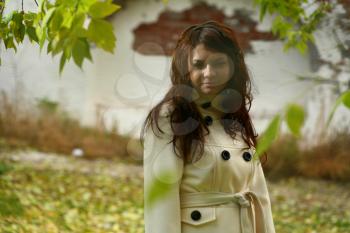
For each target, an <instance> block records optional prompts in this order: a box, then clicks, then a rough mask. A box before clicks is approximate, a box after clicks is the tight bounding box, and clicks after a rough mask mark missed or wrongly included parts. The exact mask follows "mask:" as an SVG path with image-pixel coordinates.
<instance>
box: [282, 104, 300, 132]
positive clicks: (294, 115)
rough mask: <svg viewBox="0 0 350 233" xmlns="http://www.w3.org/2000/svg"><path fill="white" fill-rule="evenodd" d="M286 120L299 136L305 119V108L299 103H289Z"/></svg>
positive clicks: (291, 129) (292, 130)
mask: <svg viewBox="0 0 350 233" xmlns="http://www.w3.org/2000/svg"><path fill="white" fill-rule="evenodd" d="M286 121H287V125H288V127H289V129H290V131H291V132H292V133H293V134H294V135H295V136H297V137H299V136H300V129H301V127H302V126H303V124H304V121H305V112H304V108H303V107H302V106H300V105H297V104H289V105H288V106H287V112H286Z"/></svg>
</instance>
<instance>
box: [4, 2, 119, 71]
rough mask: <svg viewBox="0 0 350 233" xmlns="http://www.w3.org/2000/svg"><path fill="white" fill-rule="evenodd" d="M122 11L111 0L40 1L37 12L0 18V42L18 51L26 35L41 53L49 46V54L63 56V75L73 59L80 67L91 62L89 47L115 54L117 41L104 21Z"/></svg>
mask: <svg viewBox="0 0 350 233" xmlns="http://www.w3.org/2000/svg"><path fill="white" fill-rule="evenodd" d="M2 4H4V2H2ZM2 7H4V5H3V6H2ZM5 7H6V6H5ZM119 9H120V6H119V5H116V4H114V3H113V2H112V0H105V1H99V0H55V1H49V0H41V1H39V5H38V10H37V12H29V11H28V12H25V11H24V9H22V10H21V11H18V10H15V11H12V12H11V13H10V14H8V15H5V16H2V14H1V15H0V16H1V18H0V43H1V42H3V43H4V45H5V47H6V49H13V50H15V51H16V52H17V46H18V45H19V44H20V43H22V42H23V40H24V38H25V37H26V36H27V37H28V38H29V40H30V41H31V42H34V43H37V44H38V45H39V46H40V50H41V49H42V48H43V47H44V45H45V43H46V44H47V53H48V54H49V53H50V54H51V55H52V56H56V55H58V54H60V55H61V59H60V65H59V69H60V73H61V72H62V70H63V68H64V65H65V64H66V62H67V61H68V60H70V59H71V58H72V57H73V60H74V62H75V64H76V65H78V66H79V67H82V64H83V61H84V59H88V60H90V61H92V57H91V54H90V47H94V46H96V47H98V48H100V49H103V50H105V51H107V52H110V53H113V51H114V48H115V41H116V38H115V35H114V32H113V26H112V24H111V23H109V22H108V21H107V20H106V19H105V18H106V17H108V16H110V15H111V14H113V13H114V12H116V11H117V10H119Z"/></svg>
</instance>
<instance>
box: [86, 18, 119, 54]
mask: <svg viewBox="0 0 350 233" xmlns="http://www.w3.org/2000/svg"><path fill="white" fill-rule="evenodd" d="M87 36H88V39H89V40H90V41H92V42H94V43H96V45H97V46H98V47H100V48H102V49H104V50H105V51H107V52H110V53H113V51H114V47H115V40H116V38H115V36H114V33H113V26H112V24H110V23H108V22H106V21H104V20H101V19H92V20H91V22H90V24H89V27H88V33H87Z"/></svg>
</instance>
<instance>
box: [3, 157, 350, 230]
mask: <svg viewBox="0 0 350 233" xmlns="http://www.w3.org/2000/svg"><path fill="white" fill-rule="evenodd" d="M0 163H2V164H3V165H2V166H3V171H4V172H3V173H2V175H0V232H3V233H17V232H19V233H22V232H25V233H31V232H33V233H41V232H45V233H54V232H61V233H65V232H74V233H80V232H81V233H83V232H84V233H85V232H97V233H111V232H117V233H141V232H144V229H143V182H142V179H141V178H130V177H129V178H112V177H110V176H102V175H96V174H95V175H87V174H82V173H77V172H68V171H57V170H51V169H41V170H36V169H33V168H32V167H29V166H23V165H21V164H17V163H12V162H4V161H3V162H0ZM5 167H6V168H5ZM5 170H6V171H5ZM269 189H270V196H271V200H272V203H273V205H272V206H273V215H274V221H275V226H276V232H279V233H314V232H317V233H332V232H334V233H335V232H337V233H348V232H350V204H349V203H348V198H349V195H350V191H349V190H350V184H349V183H336V182H329V181H328V182H327V181H314V180H302V179H294V178H293V179H284V180H280V181H278V182H272V183H269ZM6 203H11V205H9V204H6ZM1 205H2V206H1ZM4 206H7V207H6V209H5V208H3V207H4Z"/></svg>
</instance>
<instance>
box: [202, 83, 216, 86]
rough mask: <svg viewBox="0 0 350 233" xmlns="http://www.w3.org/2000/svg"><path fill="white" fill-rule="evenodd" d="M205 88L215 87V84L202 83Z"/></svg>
mask: <svg viewBox="0 0 350 233" xmlns="http://www.w3.org/2000/svg"><path fill="white" fill-rule="evenodd" d="M202 85H203V86H206V87H214V86H215V85H214V83H202Z"/></svg>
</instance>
